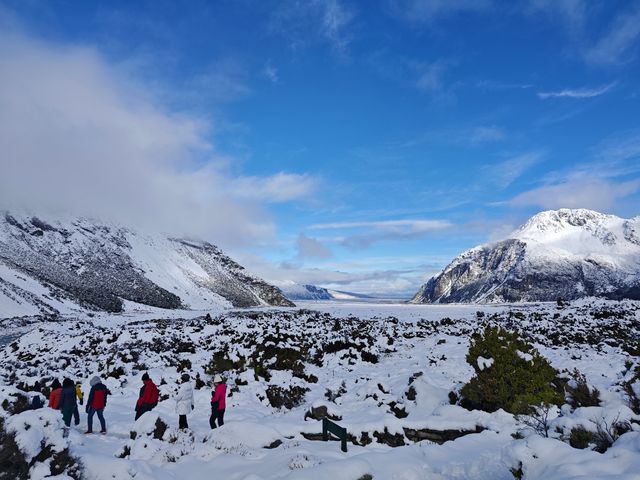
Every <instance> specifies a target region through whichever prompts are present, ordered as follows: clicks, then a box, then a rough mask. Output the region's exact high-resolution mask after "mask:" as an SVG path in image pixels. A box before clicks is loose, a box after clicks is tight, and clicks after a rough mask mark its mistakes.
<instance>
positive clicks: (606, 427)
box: [593, 417, 631, 453]
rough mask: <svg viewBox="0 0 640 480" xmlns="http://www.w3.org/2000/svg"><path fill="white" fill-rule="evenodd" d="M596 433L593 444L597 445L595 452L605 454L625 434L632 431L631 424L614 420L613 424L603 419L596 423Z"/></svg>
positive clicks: (618, 419)
mask: <svg viewBox="0 0 640 480" xmlns="http://www.w3.org/2000/svg"><path fill="white" fill-rule="evenodd" d="M596 428H597V430H596V433H595V434H594V435H593V442H594V443H595V444H596V447H595V448H594V450H595V451H596V452H600V453H604V452H606V451H607V450H609V448H610V447H611V446H612V445H613V444H614V443H615V441H616V440H617V439H618V438H620V437H621V436H622V435H624V434H625V433H627V432H629V431H631V424H630V423H629V422H627V421H624V420H620V418H619V417H616V418H614V419H613V420H612V421H611V422H608V421H607V420H606V419H604V418H602V419H601V420H600V421H598V422H597V423H596Z"/></svg>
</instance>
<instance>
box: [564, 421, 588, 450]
mask: <svg viewBox="0 0 640 480" xmlns="http://www.w3.org/2000/svg"><path fill="white" fill-rule="evenodd" d="M592 441H593V433H591V432H590V431H589V430H587V429H586V428H584V427H583V426H582V425H579V426H577V427H573V428H572V429H571V434H570V436H569V445H571V446H572V447H573V448H579V449H585V448H587V447H588V446H589V445H590V444H591V442H592Z"/></svg>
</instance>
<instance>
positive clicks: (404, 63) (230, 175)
mask: <svg viewBox="0 0 640 480" xmlns="http://www.w3.org/2000/svg"><path fill="white" fill-rule="evenodd" d="M0 27H2V30H3V32H4V33H3V34H1V35H0V50H1V53H0V60H2V62H0V65H4V66H0V73H2V71H4V73H5V74H6V73H8V72H11V73H12V75H11V78H12V80H6V81H4V83H3V82H2V81H1V80H0V95H2V93H1V92H2V91H3V92H4V97H2V96H0V100H2V98H5V101H7V102H8V101H9V100H6V99H9V98H12V99H13V98H15V96H16V95H18V96H20V97H21V98H23V97H24V98H26V100H24V101H22V103H20V104H16V105H13V104H12V108H14V109H15V111H14V113H13V117H12V118H15V117H16V116H18V117H20V118H22V116H23V113H24V118H25V123H24V125H21V124H20V125H18V126H15V127H13V126H12V128H15V129H16V131H19V132H20V135H23V134H24V135H25V136H28V137H29V138H40V137H39V136H38V135H40V133H38V132H42V131H45V130H46V131H49V130H50V129H49V128H48V127H49V126H51V127H52V128H53V130H54V131H55V132H56V134H55V139H48V138H42V141H41V142H40V144H41V145H42V150H41V151H39V150H37V149H35V147H33V145H26V143H21V144H16V145H15V146H14V145H13V143H11V142H15V138H16V137H19V136H20V135H16V133H15V132H13V133H12V134H11V136H9V134H8V133H7V139H5V140H6V142H10V143H9V147H8V148H7V150H8V151H9V152H10V153H11V152H15V153H13V155H10V154H6V155H5V162H7V163H6V164H5V165H4V166H3V170H5V171H7V172H9V174H8V175H7V176H6V177H5V178H6V179H7V180H6V182H7V183H6V184H5V185H4V186H3V187H4V191H5V195H4V198H3V197H2V196H1V195H0V201H4V202H5V203H8V202H9V201H10V200H11V201H13V200H15V199H16V198H18V197H20V194H21V192H20V191H15V192H12V191H11V185H16V184H20V183H21V181H22V180H23V179H24V178H30V179H33V178H34V175H35V176H37V175H39V174H41V172H42V168H41V167H42V165H41V162H47V165H56V167H52V168H53V169H54V170H55V172H53V173H52V174H53V175H55V174H59V175H60V182H62V183H63V184H64V182H65V181H69V182H70V188H68V189H64V188H63V190H68V191H69V192H71V193H69V194H68V195H60V194H59V192H55V191H53V190H51V191H49V190H47V188H48V187H47V186H46V185H44V182H43V185H44V186H43V187H42V188H39V189H38V190H39V191H41V192H42V194H41V195H40V194H39V195H37V196H36V199H35V200H34V199H33V198H31V197H33V195H31V196H30V198H29V199H28V200H29V201H32V202H40V203H41V204H46V205H49V206H50V205H54V206H57V207H58V208H59V209H66V210H73V209H74V208H75V207H76V206H78V205H80V204H81V205H83V206H86V208H87V209H92V210H93V211H95V213H96V214H98V215H103V214H105V212H106V213H108V214H113V216H114V217H116V218H117V217H118V216H122V217H126V218H127V219H129V220H130V221H132V222H137V223H139V222H143V221H147V220H148V219H149V218H153V219H154V222H151V223H155V224H157V225H159V226H161V227H162V228H165V229H167V228H175V229H176V230H180V231H181V232H182V233H186V234H193V235H198V236H205V237H206V238H207V239H208V240H211V241H213V242H214V243H218V244H220V245H221V246H222V247H223V248H225V249H226V250H228V251H230V252H231V253H232V254H233V256H234V257H236V258H238V259H239V260H240V261H241V262H242V263H244V264H245V265H247V266H248V267H249V268H250V269H252V270H254V271H256V272H258V273H260V274H262V275H263V276H265V277H266V278H268V279H270V280H273V281H286V280H295V281H298V282H309V283H315V284H318V285H323V286H329V287H333V288H338V289H343V290H349V291H358V292H363V293H384V294H394V295H410V294H412V293H413V292H414V291H415V290H416V289H417V287H418V286H419V285H420V284H421V283H422V282H423V281H424V280H425V279H427V278H428V277H429V276H430V275H431V274H433V273H435V272H436V271H437V270H439V269H440V268H442V267H444V266H445V265H446V264H447V263H448V262H449V261H450V260H451V259H452V258H453V257H454V256H455V255H457V254H458V253H460V252H461V251H462V250H464V249H466V248H469V247H472V246H474V245H476V244H479V243H483V242H487V241H492V240H496V239H500V238H503V237H504V236H505V235H507V234H508V233H509V231H511V230H513V229H514V228H516V227H517V226H518V225H519V224H520V223H522V222H523V221H524V220H525V219H526V218H528V217H529V216H531V215H532V214H534V213H536V212H538V211H541V210H545V209H551V208H561V207H586V208H593V209H596V210H600V211H603V212H607V213H613V214H618V215H621V216H635V215H638V214H640V208H639V207H640V115H639V114H640V82H639V81H638V79H640V60H639V56H640V1H615V0H602V1H587V0H522V1H509V2H506V1H504V2H500V1H492V0H476V1H472V0H449V1H444V0H370V1H348V0H308V1H288V0H282V1H248V0H246V1H245V0H238V1H207V2H204V1H203V2H198V1H190V2H166V1H152V2H151V1H150V2H143V1H138V2H128V1H127V2H115V1H114V2H89V1H86V2H71V1H49V2H38V1H29V2H24V1H15V2H14V1H4V2H3V1H0ZM27 60H29V61H28V62H27ZM50 79H51V80H50ZM12 82H13V83H12ZM25 84H27V85H28V86H29V87H28V88H32V89H33V92H34V93H33V94H31V95H27V94H25V91H26V88H27V87H25ZM45 85H46V88H45V87H44V86H45ZM85 89H86V92H85ZM43 91H44V92H45V93H43ZM81 92H84V93H85V94H86V98H90V99H91V100H90V101H82V98H83V97H82V95H80V93H81ZM76 93H77V94H76ZM67 97H68V99H67ZM61 98H65V99H66V100H65V101H61V100H60V99H61ZM12 101H13V100H12ZM34 105H37V109H38V110H39V111H54V110H55V111H56V112H58V114H57V115H56V116H52V117H51V119H49V120H47V119H45V118H43V117H42V115H38V116H34V117H28V116H27V114H26V113H25V112H27V111H30V112H33V111H34V110H35V107H34ZM114 105H116V106H117V108H116V107H114ZM5 111H7V109H5ZM27 119H28V120H29V121H27ZM0 120H2V122H3V124H4V125H7V123H14V121H13V120H9V119H8V118H4V119H2V118H0ZM47 121H48V122H50V123H49V124H47V123H46V122H47ZM123 122H124V124H127V125H128V123H127V122H131V128H129V129H126V130H124V129H123V128H120V127H121V126H122V125H123ZM15 123H16V124H19V122H15ZM40 123H42V125H40V127H39V128H40V129H39V130H34V129H35V127H34V125H35V124H40ZM61 125H64V128H63V127H62V126H61ZM18 128H20V130H18ZM52 136H53V135H52ZM80 139H87V141H86V142H85V143H87V144H88V143H90V144H91V145H86V144H84V143H83V144H81V145H80V144H79V142H80ZM88 139H93V140H92V141H91V142H89V140H88ZM107 139H108V140H107ZM140 139H144V142H143V141H142V140H140ZM102 142H104V143H102ZM36 143H38V142H36ZM5 144H6V143H5ZM60 144H63V146H60ZM76 144H77V145H76ZM116 144H117V145H118V148H117V149H115V151H114V152H113V154H112V155H108V154H107V153H108V152H110V151H111V150H112V149H113V148H114V147H113V146H114V145H116ZM72 147H73V148H72ZM17 158H21V159H22V160H21V163H20V165H27V166H25V167H24V168H23V167H22V166H18V162H17V160H16V159H17ZM140 158H143V160H140ZM118 162H120V163H118ZM79 166H81V167H80V168H79ZM113 171H122V172H123V173H122V175H121V176H120V177H119V178H118V177H116V176H115V175H114V178H113V179H112V180H111V181H112V182H113V183H109V181H110V180H108V178H110V176H111V175H110V174H109V172H113ZM79 172H80V173H79ZM136 175H137V176H136ZM125 177H126V178H127V179H129V180H130V182H127V181H123V180H122V178H125ZM69 178H72V179H73V183H71V181H70V180H65V179H69ZM43 180H44V179H43ZM134 180H135V181H134ZM9 182H10V183H9ZM48 183H51V182H48ZM79 183H88V184H90V185H92V188H87V189H86V191H83V190H82V189H80V188H77V185H78V184H79ZM123 183H124V185H123ZM154 185H155V186H154ZM158 185H162V186H163V187H162V189H159V187H157V186H158ZM23 190H24V189H23ZM9 192H12V193H11V195H10V193H9ZM74 195H75V196H74ZM136 195H137V197H136ZM60 197H64V198H63V199H61V198H60ZM25 198H26V197H25ZM139 198H143V200H138V199H139ZM154 199H157V200H154ZM26 203H28V202H26ZM28 206H29V207H30V208H34V209H37V208H39V205H38V204H37V203H31V204H29V205H28ZM88 213H93V212H92V211H88ZM163 222H166V223H163Z"/></svg>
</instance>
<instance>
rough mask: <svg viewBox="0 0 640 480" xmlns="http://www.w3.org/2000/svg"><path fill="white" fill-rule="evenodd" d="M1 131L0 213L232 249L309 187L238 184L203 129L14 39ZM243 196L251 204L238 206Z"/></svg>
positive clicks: (83, 57)
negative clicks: (196, 239)
mask: <svg viewBox="0 0 640 480" xmlns="http://www.w3.org/2000/svg"><path fill="white" fill-rule="evenodd" d="M0 125H1V127H0V145H1V146H2V156H0V172H2V173H1V175H0V208H9V209H13V208H28V209H32V210H35V211H43V210H45V209H47V210H49V211H54V212H65V213H72V214H81V215H92V216H98V217H100V218H106V219H114V220H117V221H121V222H124V223H130V224H134V225H136V226H139V227H142V228H153V229H162V230H166V231H170V232H171V233H175V234H189V235H197V236H202V237H205V238H207V239H209V240H212V241H214V242H216V243H220V244H222V245H223V246H226V245H234V246H235V245H237V244H239V243H242V242H252V241H256V240H257V239H263V238H265V237H269V236H272V235H274V233H275V225H274V224H273V222H272V221H271V220H270V218H269V215H268V212H266V211H265V210H264V208H263V207H262V206H261V204H260V202H259V201H263V200H265V199H269V200H271V201H286V200H292V199H295V198H297V196H298V195H304V194H306V193H308V190H306V188H307V187H308V186H309V185H310V184H311V183H312V182H311V179H309V178H308V177H305V176H300V175H291V174H286V173H284V172H283V173H279V174H276V175H274V176H272V177H266V178H259V177H248V178H247V177H245V178H240V179H238V178H235V177H234V176H232V175H230V174H229V173H227V171H226V168H227V166H228V165H229V164H232V163H233V159H229V158H227V157H225V156H223V155H220V154H219V153H218V152H217V151H216V149H215V148H214V146H213V145H212V144H211V143H210V140H209V139H210V135H209V133H210V130H209V127H210V125H209V124H208V123H207V122H204V121H202V120H200V119H198V118H196V117H193V116H189V115H184V114H176V113H172V112H170V111H167V110H166V109H164V108H163V107H162V106H161V105H160V104H159V103H158V102H157V101H156V100H155V99H154V98H153V97H151V96H150V94H149V93H148V92H147V91H145V89H144V85H142V87H140V85H139V83H138V82H137V81H135V79H131V78H128V77H126V76H125V75H122V73H121V72H119V71H118V70H117V69H115V68H114V67H112V66H111V65H109V64H108V63H107V62H106V61H105V60H104V59H103V58H102V57H101V56H100V55H99V53H97V52H96V51H95V50H94V49H92V48H81V47H73V46H59V45H58V46H54V45H49V44H44V43H41V42H38V41H34V40H30V39H28V38H25V37H24V36H23V35H21V34H18V33H6V32H5V33H3V34H1V35H0ZM294 183H299V184H300V185H298V186H295V187H294V185H293V184H294ZM243 185H245V186H248V187H249V188H251V189H252V190H253V192H254V194H253V195H250V196H247V195H236V194H235V193H237V191H238V190H241V188H239V187H241V186H243Z"/></svg>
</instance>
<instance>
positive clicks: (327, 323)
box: [0, 300, 640, 480]
mask: <svg viewBox="0 0 640 480" xmlns="http://www.w3.org/2000/svg"><path fill="white" fill-rule="evenodd" d="M478 311H481V313H477V312H478ZM198 315H199V316H195V317H194V316H193V315H189V317H187V316H186V315H183V317H185V318H176V317H179V316H180V315H177V314H174V315H172V318H164V319H162V320H158V318H160V316H159V312H153V314H149V313H147V314H145V313H140V314H131V315H128V316H122V317H117V318H116V317H100V316H96V317H94V318H85V319H80V320H70V319H67V320H65V321H63V322H46V323H38V324H33V325H32V326H31V328H32V329H31V330H30V331H29V332H28V333H26V334H24V335H23V336H22V337H20V338H18V339H16V340H15V341H12V342H11V343H10V344H8V345H7V346H6V347H5V348H4V350H2V351H1V352H0V404H1V405H2V408H0V417H1V418H2V422H3V424H4V426H3V429H4V430H5V431H6V432H8V435H9V436H12V438H14V440H15V442H16V444H17V448H18V449H19V450H20V451H21V452H22V453H23V454H24V456H25V461H26V462H27V463H28V464H29V465H28V466H27V468H28V469H29V470H28V471H29V476H30V478H45V477H47V478H51V477H50V475H51V474H52V473H54V474H59V476H58V477H54V478H69V476H71V478H75V477H77V476H78V474H77V472H79V471H80V469H75V468H74V467H73V466H72V463H73V462H71V461H70V462H69V463H68V464H67V463H65V461H64V458H66V457H65V456H64V455H62V454H60V453H58V454H56V453H55V452H66V453H68V454H70V457H73V458H76V459H78V460H79V462H80V463H81V471H82V474H81V475H82V478H87V479H95V480H98V479H136V480H141V479H144V480H146V479H154V480H161V479H182V480H187V479H205V478H206V479H209V478H216V479H218V478H220V479H247V480H249V479H251V480H257V479H270V478H290V479H294V478H302V479H329V478H330V479H332V480H333V479H335V480H338V479H345V480H347V479H348V480H358V479H367V478H374V479H379V480H381V479H406V480H410V479H487V480H489V479H491V480H493V479H496V480H499V479H513V478H525V479H532V480H533V479H545V480H554V479H578V478H581V479H587V478H589V479H595V478H603V479H604V478H610V479H614V478H615V479H639V478H640V473H639V472H640V423H639V422H640V416H639V415H636V414H635V413H634V412H633V411H632V409H631V408H629V405H630V403H629V401H630V398H629V394H628V389H627V390H625V388H624V386H625V385H627V386H630V388H631V389H632V391H634V392H636V394H640V381H638V379H637V378H636V377H635V376H634V375H635V373H634V372H635V371H636V367H637V366H638V364H639V358H638V356H637V355H638V345H639V343H638V341H639V335H640V328H639V326H640V302H630V301H625V302H612V301H599V300H584V301H580V302H575V303H573V304H572V305H570V306H567V307H564V308H558V307H557V306H556V305H555V304H536V305H527V304H522V305H494V306H483V307H479V306H477V305H471V306H470V305H466V306H465V305H451V306H447V305H441V306H420V305H403V304H372V303H343V302H306V303H303V302H300V303H299V308H296V309H264V310H247V311H242V310H238V311H231V312H225V313H221V312H211V315H210V316H208V317H207V316H204V312H202V313H200V312H198ZM486 324H498V325H501V326H503V327H505V328H508V329H510V330H515V331H518V332H519V333H520V334H521V335H522V336H524V337H525V338H527V339H528V340H529V341H530V342H532V343H533V344H534V346H535V347H536V348H537V349H538V350H539V351H540V353H541V354H542V355H543V356H544V357H546V358H547V359H548V360H549V361H550V362H551V364H552V365H553V366H554V367H555V368H556V369H557V370H559V371H560V372H561V373H563V374H566V375H568V374H569V372H572V371H573V370H574V369H578V370H579V371H580V372H581V373H583V374H584V375H585V377H586V379H587V382H588V383H589V385H590V386H592V387H595V388H598V389H599V390H600V396H601V399H602V404H601V406H599V407H583V408H578V409H571V408H570V407H569V405H565V406H563V407H562V408H561V409H559V410H554V411H552V412H551V419H550V421H549V424H550V434H549V437H550V438H545V437H543V436H541V435H539V434H538V433H536V432H535V431H534V430H533V429H531V428H530V427H527V426H526V425H525V424H524V423H523V422H522V421H521V420H522V419H517V418H515V417H514V416H513V415H511V414H509V413H506V412H504V411H502V410H499V411H497V412H494V413H487V412H483V411H479V410H473V411H469V410H466V409H464V408H462V407H461V406H459V405H455V404H451V401H450V395H449V393H450V392H451V391H457V390H459V388H460V386H461V385H462V384H464V383H466V382H467V381H468V380H469V379H470V378H471V376H472V375H473V369H472V367H471V366H470V365H469V364H468V363H467V361H466V358H465V357H466V354H467V352H468V347H469V338H470V336H471V334H472V333H473V332H475V331H478V330H480V329H482V328H483V326H484V325H486ZM4 326H5V329H4V333H5V334H10V333H11V332H10V328H7V324H6V322H5V324H4ZM146 371H148V372H149V375H150V376H151V378H152V379H154V380H155V381H156V383H157V384H158V386H159V388H160V393H161V401H160V403H159V405H158V407H156V409H155V410H153V411H152V412H150V413H147V414H145V415H144V416H142V418H141V419H140V420H138V421H137V422H134V405H135V402H136V399H137V396H138V391H139V388H140V386H141V381H140V377H141V375H142V373H144V372H146ZM184 372H188V373H189V374H190V375H191V376H192V378H197V380H196V381H194V382H193V383H194V386H195V387H196V389H195V410H194V411H193V412H192V413H191V415H189V425H190V427H191V429H190V431H188V432H181V431H179V430H178V428H177V427H178V418H177V415H176V413H175V402H174V401H173V395H174V392H175V390H176V388H177V382H178V379H179V377H180V375H181V374H182V373H184ZM214 372H215V373H222V374H223V376H224V377H225V378H226V379H227V384H228V386H229V391H230V392H229V398H228V400H227V411H226V415H225V422H226V424H225V425H224V426H223V427H222V428H219V429H217V430H214V431H212V430H211V429H210V427H209V424H208V419H209V413H210V407H209V400H210V397H211V386H210V385H211V379H212V374H213V373H214ZM94 375H99V376H100V377H101V378H102V379H103V380H104V382H105V383H106V385H107V386H108V388H109V389H110V391H111V395H110V396H109V400H108V404H107V407H106V409H105V418H106V420H107V429H108V433H107V435H99V434H93V435H84V433H83V432H84V431H85V430H86V415H85V414H84V407H80V409H81V424H80V425H79V426H77V427H76V426H72V427H71V429H70V432H69V435H68V437H64V436H63V428H62V419H61V416H60V413H59V412H58V411H54V410H51V409H48V408H43V409H39V410H34V411H24V412H21V413H15V414H12V411H16V410H18V408H17V407H15V406H14V404H15V403H16V400H17V398H18V397H16V396H15V395H16V394H25V393H24V392H25V391H26V392H27V393H26V395H28V396H30V397H32V396H34V395H37V393H35V392H36V391H37V390H39V389H40V387H41V386H42V385H45V384H46V385H49V384H50V381H51V380H52V379H53V377H58V378H59V379H60V380H62V378H63V377H65V376H68V377H70V378H72V379H74V380H78V381H80V382H81V383H82V385H83V390H84V391H85V393H87V392H88V390H89V379H90V378H91V377H92V376H94ZM36 382H39V383H38V385H36ZM322 414H327V415H329V416H331V417H332V418H336V419H339V420H336V421H337V423H338V424H340V425H341V426H344V427H346V428H347V431H348V432H349V434H350V437H349V443H348V452H347V453H343V452H341V451H340V446H339V443H338V442H322V441H319V440H318V437H319V434H320V433H321V422H320V421H319V420H317V419H315V418H313V417H319V416H320V415H322ZM158 419H160V422H158ZM94 421H96V422H97V419H95V420H94ZM615 421H623V422H628V423H629V425H630V427H631V431H628V432H627V433H624V434H622V435H621V436H620V437H619V438H617V439H616V441H615V443H613V446H612V447H611V448H609V449H608V450H607V451H606V452H605V453H598V452H596V451H593V450H592V449H591V448H586V449H582V450H579V449H576V448H573V447H571V446H570V445H569V444H568V435H569V432H570V431H571V429H572V428H573V427H575V426H577V425H582V426H584V427H585V428H586V429H587V430H590V431H596V430H597V429H598V425H600V426H602V425H611V424H612V423H614V422H615ZM162 423H165V424H166V425H167V428H166V430H165V431H162V428H157V425H160V426H161V424H162ZM95 430H97V429H95ZM132 432H135V433H132ZM0 436H1V435H0ZM156 437H157V438H156ZM3 438H4V441H5V443H4V445H5V447H6V445H7V443H6V439H7V435H6V434H5V435H4V437H3ZM421 438H428V439H427V440H421V441H418V440H420V439H421ZM43 448H44V449H47V448H48V453H49V455H43V453H42V452H43ZM56 455H57V456H56ZM0 457H2V453H1V452H0ZM3 465H4V464H3ZM3 475H4V476H3ZM11 475H13V476H11ZM65 475H68V476H65ZM0 478H20V477H19V476H17V473H15V472H13V471H9V470H8V469H5V471H4V473H3V472H0Z"/></svg>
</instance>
